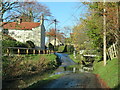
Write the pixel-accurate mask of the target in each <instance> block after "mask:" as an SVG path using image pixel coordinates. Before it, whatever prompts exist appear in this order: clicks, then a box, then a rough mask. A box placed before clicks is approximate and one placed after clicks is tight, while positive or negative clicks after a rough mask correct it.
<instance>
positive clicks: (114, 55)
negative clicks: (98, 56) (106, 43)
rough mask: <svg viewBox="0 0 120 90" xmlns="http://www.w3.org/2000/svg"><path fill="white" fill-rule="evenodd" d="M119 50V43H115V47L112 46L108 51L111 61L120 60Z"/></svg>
mask: <svg viewBox="0 0 120 90" xmlns="http://www.w3.org/2000/svg"><path fill="white" fill-rule="evenodd" d="M118 49H119V46H118V44H117V43H114V44H113V45H111V46H110V47H109V48H108V51H107V56H108V58H109V59H111V60H112V59H113V58H118Z"/></svg>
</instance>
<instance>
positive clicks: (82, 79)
mask: <svg viewBox="0 0 120 90" xmlns="http://www.w3.org/2000/svg"><path fill="white" fill-rule="evenodd" d="M55 54H56V55H57V56H58V57H59V59H60V62H61V63H62V64H61V66H60V67H65V66H66V67H67V66H69V65H75V64H76V63H75V62H73V61H72V60H71V59H70V58H69V57H68V55H67V54H63V53H55ZM56 71H57V73H60V72H63V73H64V69H61V68H58V69H57V70H56ZM44 88H96V89H97V88H101V84H100V83H99V82H98V79H97V78H96V76H95V74H92V73H89V72H77V73H73V72H69V73H67V74H65V75H63V76H62V77H61V78H58V79H56V80H54V81H52V82H50V83H49V84H47V85H45V86H44Z"/></svg>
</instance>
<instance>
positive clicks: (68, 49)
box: [63, 45, 74, 54]
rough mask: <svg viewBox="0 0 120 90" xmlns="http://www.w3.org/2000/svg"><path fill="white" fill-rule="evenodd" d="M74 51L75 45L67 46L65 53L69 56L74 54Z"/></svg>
mask: <svg viewBox="0 0 120 90" xmlns="http://www.w3.org/2000/svg"><path fill="white" fill-rule="evenodd" d="M73 51H74V46H73V45H66V46H65V47H64V51H63V52H68V53H69V54H71V53H73Z"/></svg>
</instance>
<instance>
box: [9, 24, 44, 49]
mask: <svg viewBox="0 0 120 90" xmlns="http://www.w3.org/2000/svg"><path fill="white" fill-rule="evenodd" d="M41 28H42V27H41V26H40V27H37V28H33V29H32V30H8V35H10V36H11V37H14V38H15V39H16V40H17V41H20V42H22V43H26V42H27V41H32V42H33V43H34V44H35V46H36V47H35V48H40V49H45V34H44V33H45V30H44V29H45V28H43V29H41Z"/></svg>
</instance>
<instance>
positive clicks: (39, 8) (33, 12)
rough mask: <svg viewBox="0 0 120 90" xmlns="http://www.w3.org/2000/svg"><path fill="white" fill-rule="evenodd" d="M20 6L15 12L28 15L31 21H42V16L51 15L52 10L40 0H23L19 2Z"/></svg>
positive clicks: (19, 14)
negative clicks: (36, 0)
mask: <svg viewBox="0 0 120 90" xmlns="http://www.w3.org/2000/svg"><path fill="white" fill-rule="evenodd" d="M19 6H21V7H19V8H17V9H16V10H15V11H16V12H17V13H15V14H16V15H18V16H28V17H29V18H30V19H31V21H35V22H37V21H40V16H41V15H42V14H43V15H44V16H51V13H50V10H49V9H48V7H47V6H45V5H42V4H41V3H39V2H35V1H31V2H21V3H19Z"/></svg>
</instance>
